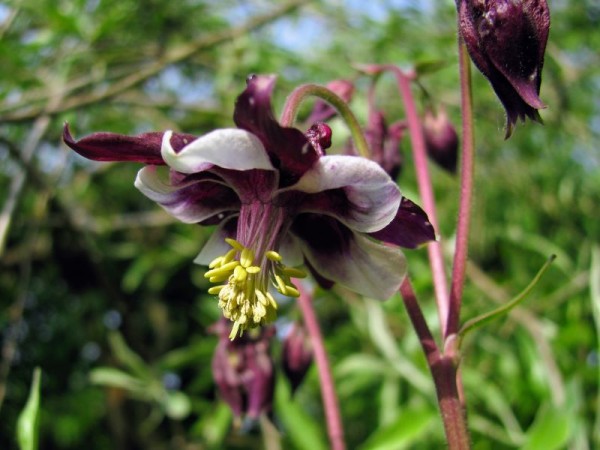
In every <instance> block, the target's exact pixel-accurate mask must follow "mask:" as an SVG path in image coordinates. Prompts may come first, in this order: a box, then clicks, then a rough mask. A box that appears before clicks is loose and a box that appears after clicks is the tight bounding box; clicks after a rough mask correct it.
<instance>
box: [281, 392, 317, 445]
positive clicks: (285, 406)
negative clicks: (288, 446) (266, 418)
mask: <svg viewBox="0 0 600 450" xmlns="http://www.w3.org/2000/svg"><path fill="white" fill-rule="evenodd" d="M275 405H276V410H275V411H276V413H277V417H278V418H279V419H280V420H281V422H282V423H283V425H284V427H285V431H284V433H285V434H287V437H288V438H289V439H290V441H291V442H292V443H293V448H295V449H297V450H326V449H327V448H328V446H327V444H326V443H325V438H324V436H323V434H322V432H321V429H320V427H319V425H320V424H319V425H317V423H316V421H315V420H314V419H313V418H312V417H311V416H310V415H308V414H307V413H306V412H305V411H304V410H303V409H302V407H301V406H300V405H299V404H298V403H297V402H294V401H292V399H291V397H290V391H289V387H288V386H287V385H286V383H284V382H282V381H281V380H279V381H278V382H277V384H276V386H275Z"/></svg>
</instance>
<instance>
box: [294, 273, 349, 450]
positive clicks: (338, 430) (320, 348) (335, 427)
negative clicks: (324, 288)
mask: <svg viewBox="0 0 600 450" xmlns="http://www.w3.org/2000/svg"><path fill="white" fill-rule="evenodd" d="M297 286H298V290H299V291H300V297H299V298H298V304H299V306H300V310H301V311H302V316H303V318H304V325H305V326H306V329H307V330H308V334H309V336H310V340H311V343H312V348H313V352H314V357H315V362H316V364H317V371H318V372H319V381H320V384H321V397H322V398H323V408H324V409H325V418H326V420H327V433H328V435H329V442H330V444H331V449H332V450H345V448H346V444H345V443H344V428H343V426H342V419H341V416H340V408H339V404H338V400H337V395H336V393H335V384H334V382H333V376H332V374H331V367H330V366H329V359H328V358H327V352H326V351H325V344H324V342H323V335H322V334H321V328H320V326H319V322H318V320H317V316H316V314H315V310H314V308H313V305H312V295H311V294H309V293H308V292H306V289H305V288H303V287H302V284H301V283H298V284H297Z"/></svg>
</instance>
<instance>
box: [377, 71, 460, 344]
mask: <svg viewBox="0 0 600 450" xmlns="http://www.w3.org/2000/svg"><path fill="white" fill-rule="evenodd" d="M381 68H382V69H383V70H390V71H392V72H393V73H394V75H395V76H396V80H397V82H398V89H399V90H400V95H401V97H402V101H403V103H404V112H405V114H406V120H407V122H408V130H409V132H410V141H411V147H412V152H413V158H414V163H415V170H416V173H417V182H418V184H419V192H420V194H421V199H422V201H423V208H424V209H425V212H426V213H427V215H428V216H429V221H430V222H431V224H432V225H433V228H434V229H435V230H436V231H437V232H438V233H439V224H438V220H437V213H436V207H435V196H434V194H433V187H432V186H433V185H432V183H431V177H430V176H429V168H428V164H427V149H426V147H425V137H424V135H423V128H422V126H421V121H420V119H419V114H418V113H417V107H416V105H415V100H414V97H413V94H412V90H411V88H410V82H411V79H410V77H408V76H407V75H406V74H405V73H404V72H402V70H400V68H398V67H396V66H393V65H384V66H381ZM438 239H439V238H438ZM427 251H428V252H429V264H430V265H431V272H432V276H433V285H434V289H435V298H436V302H437V309H438V317H439V320H440V326H441V329H442V335H445V331H446V324H447V321H448V311H449V306H448V284H447V281H446V270H445V268H444V255H443V253H442V244H441V242H440V241H439V240H437V241H436V242H430V243H429V245H428V246H427Z"/></svg>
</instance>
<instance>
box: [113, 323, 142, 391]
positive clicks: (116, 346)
mask: <svg viewBox="0 0 600 450" xmlns="http://www.w3.org/2000/svg"><path fill="white" fill-rule="evenodd" d="M108 342H109V344H110V348H111V349H112V351H113V353H114V354H115V357H116V358H117V359H118V360H119V362H121V363H122V364H124V365H125V366H127V368H129V370H131V372H133V373H134V374H135V375H137V376H138V377H140V378H143V379H145V380H151V379H152V371H151V370H150V368H149V367H148V366H147V365H146V363H145V362H144V360H143V359H142V358H141V357H140V356H139V355H138V354H137V353H135V352H134V351H133V350H131V348H129V346H128V345H127V343H126V342H125V339H123V336H122V335H121V333H119V332H116V331H115V332H113V333H110V334H109V335H108Z"/></svg>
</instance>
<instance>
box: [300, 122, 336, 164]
mask: <svg viewBox="0 0 600 450" xmlns="http://www.w3.org/2000/svg"><path fill="white" fill-rule="evenodd" d="M306 137H307V138H308V141H309V142H310V143H311V145H312V146H313V148H314V149H315V150H316V151H317V153H318V154H319V156H323V155H325V150H326V149H328V148H329V147H331V128H330V127H329V125H327V124H325V123H323V122H317V123H315V124H314V125H313V126H311V127H310V128H309V129H308V130H307V131H306Z"/></svg>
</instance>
